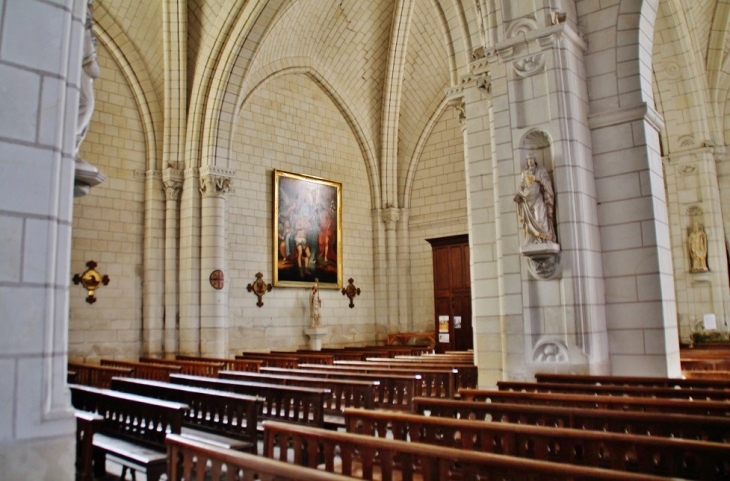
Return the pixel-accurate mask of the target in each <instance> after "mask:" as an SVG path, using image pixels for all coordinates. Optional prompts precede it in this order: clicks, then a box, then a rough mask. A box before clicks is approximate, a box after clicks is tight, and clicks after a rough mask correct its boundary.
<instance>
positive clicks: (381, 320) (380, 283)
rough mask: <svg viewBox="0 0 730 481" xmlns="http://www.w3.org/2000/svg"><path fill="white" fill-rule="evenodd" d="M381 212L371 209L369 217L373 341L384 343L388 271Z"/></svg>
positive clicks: (386, 325) (386, 330) (387, 330)
mask: <svg viewBox="0 0 730 481" xmlns="http://www.w3.org/2000/svg"><path fill="white" fill-rule="evenodd" d="M382 212H383V211H382V209H372V210H371V212H370V215H371V223H372V227H373V276H374V283H373V291H374V292H373V294H374V297H375V299H376V302H375V331H376V338H375V340H376V341H382V342H385V340H386V339H387V336H388V333H389V332H390V326H389V324H388V302H387V300H388V289H387V287H388V286H387V283H386V282H385V279H386V273H387V271H388V269H387V265H386V262H387V259H386V248H385V232H384V227H385V225H384V223H383V213H382ZM384 301H385V302H384Z"/></svg>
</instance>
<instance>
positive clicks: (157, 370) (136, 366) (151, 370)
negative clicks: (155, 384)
mask: <svg viewBox="0 0 730 481" xmlns="http://www.w3.org/2000/svg"><path fill="white" fill-rule="evenodd" d="M101 365H102V366H115V367H124V368H130V369H132V370H133V372H132V375H131V376H126V377H134V378H137V379H151V380H153V381H163V382H167V381H169V380H170V374H179V373H180V372H181V371H182V367H181V366H167V365H162V364H151V363H148V362H133V361H117V360H114V359H102V360H101ZM116 376H117V377H121V375H119V374H117V375H116ZM107 387H109V386H107Z"/></svg>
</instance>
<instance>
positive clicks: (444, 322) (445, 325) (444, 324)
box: [439, 316, 449, 342]
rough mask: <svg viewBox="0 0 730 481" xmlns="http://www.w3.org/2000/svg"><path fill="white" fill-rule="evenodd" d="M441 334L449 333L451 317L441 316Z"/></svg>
mask: <svg viewBox="0 0 730 481" xmlns="http://www.w3.org/2000/svg"><path fill="white" fill-rule="evenodd" d="M439 332H446V333H448V332H449V316H439ZM441 342H443V341H441ZM446 342H448V341H446Z"/></svg>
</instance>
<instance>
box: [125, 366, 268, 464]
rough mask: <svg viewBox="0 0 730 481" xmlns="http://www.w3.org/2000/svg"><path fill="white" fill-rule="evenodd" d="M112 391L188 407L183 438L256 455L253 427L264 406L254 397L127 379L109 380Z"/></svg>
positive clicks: (261, 401) (255, 435)
mask: <svg viewBox="0 0 730 481" xmlns="http://www.w3.org/2000/svg"><path fill="white" fill-rule="evenodd" d="M112 389H115V390H117V391H122V392H126V393H130V394H137V395H140V396H148V397H152V398H156V399H163V400H165V401H173V402H179V403H183V404H187V405H188V406H189V407H190V410H189V411H187V413H186V415H185V419H183V428H182V435H183V436H185V437H188V438H191V439H198V440H201V441H204V442H208V443H211V444H215V445H216V446H219V447H223V448H226V449H234V450H237V451H249V452H253V453H254V454H255V453H256V440H257V431H256V426H257V422H258V413H259V412H260V411H261V408H262V406H263V400H262V399H260V398H258V397H256V396H249V395H243V394H235V393H231V392H227V391H215V390H212V389H202V388H197V387H193V386H183V385H180V384H171V383H165V382H160V381H150V380H146V379H130V378H114V379H112Z"/></svg>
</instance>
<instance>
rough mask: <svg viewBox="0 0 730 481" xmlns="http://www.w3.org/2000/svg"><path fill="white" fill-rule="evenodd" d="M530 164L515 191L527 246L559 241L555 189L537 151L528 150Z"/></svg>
mask: <svg viewBox="0 0 730 481" xmlns="http://www.w3.org/2000/svg"><path fill="white" fill-rule="evenodd" d="M526 161H527V167H526V168H525V169H524V170H523V171H522V179H521V181H520V186H519V189H518V190H517V193H516V194H515V197H514V201H515V202H517V212H518V215H519V218H520V222H521V223H522V227H523V229H524V232H525V243H524V247H527V246H529V245H530V244H546V243H556V237H555V228H554V226H553V223H554V221H553V216H554V210H555V192H554V191H553V184H552V181H551V180H550V174H548V172H547V170H545V167H543V166H541V165H538V163H537V159H536V158H535V154H533V153H532V152H528V153H527V157H526Z"/></svg>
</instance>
